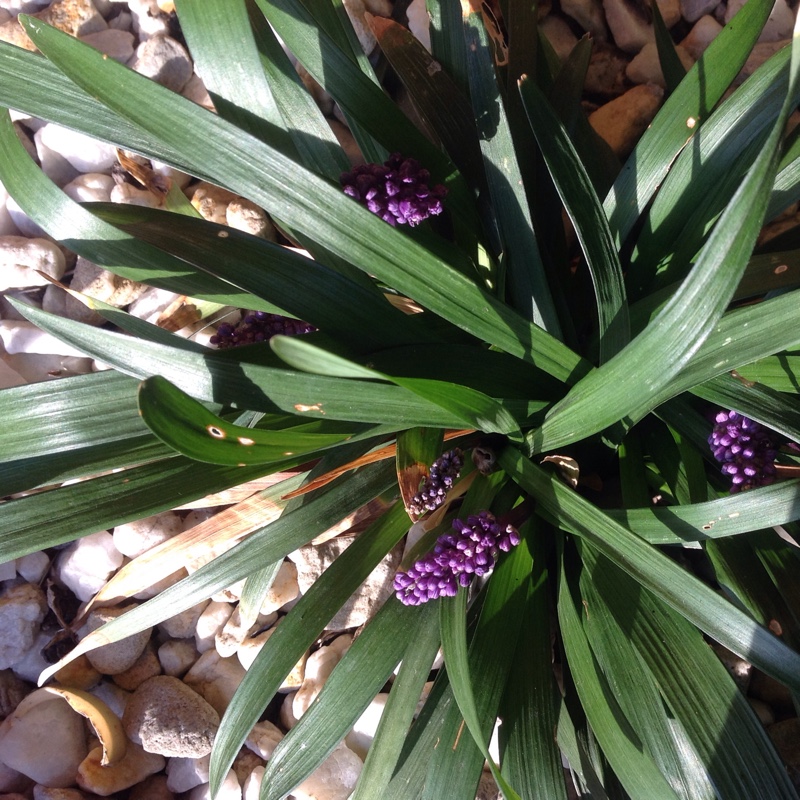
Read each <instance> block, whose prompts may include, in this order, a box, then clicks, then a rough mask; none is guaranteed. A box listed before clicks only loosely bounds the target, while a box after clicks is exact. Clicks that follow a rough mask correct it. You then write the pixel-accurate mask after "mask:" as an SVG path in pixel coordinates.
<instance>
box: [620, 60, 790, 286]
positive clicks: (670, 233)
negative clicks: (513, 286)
mask: <svg viewBox="0 0 800 800" xmlns="http://www.w3.org/2000/svg"><path fill="white" fill-rule="evenodd" d="M790 52H791V48H784V49H783V50H781V51H779V52H778V53H776V54H775V56H773V57H772V58H771V59H769V61H767V62H766V63H765V64H764V65H763V66H762V67H760V68H759V69H758V70H757V71H756V72H755V73H754V74H753V75H752V76H751V77H750V78H749V79H748V80H747V81H746V82H745V83H744V84H743V85H742V86H741V87H740V88H739V89H737V91H736V92H735V93H734V94H733V95H731V97H729V98H728V99H727V100H725V101H724V102H723V103H721V104H720V107H719V108H718V109H717V110H715V111H714V113H712V114H711V116H710V117H709V119H708V120H707V121H706V122H705V124H704V125H703V128H702V134H701V135H700V136H698V137H693V138H692V140H691V142H690V143H689V144H688V145H687V146H686V147H685V148H684V149H683V151H682V152H681V153H680V155H678V157H677V158H676V159H675V163H674V164H673V165H672V167H671V169H670V171H669V175H667V177H666V178H665V180H664V184H663V186H661V188H660V189H659V192H658V194H657V195H656V197H655V199H654V201H653V204H652V206H651V208H650V209H649V211H648V214H647V222H646V224H645V226H644V227H643V229H642V231H641V233H640V234H639V237H638V238H637V242H636V250H635V251H634V253H633V255H632V258H631V261H632V266H631V275H630V278H629V280H630V284H629V285H630V286H631V291H632V293H635V294H636V296H641V293H642V292H643V291H645V290H649V286H650V282H651V281H652V279H653V277H654V275H655V271H656V268H661V272H660V273H659V275H658V282H657V284H656V285H657V286H663V285H664V284H665V283H670V282H671V281H675V280H680V279H681V278H683V275H684V270H685V269H688V266H689V260H690V259H691V258H692V257H694V255H695V253H696V252H697V251H698V250H699V249H700V246H701V245H702V243H703V241H704V238H705V236H706V234H707V233H708V230H709V228H710V226H711V223H712V221H713V220H714V219H715V218H716V217H717V215H718V214H719V213H720V211H721V210H722V209H723V208H724V207H725V204H726V201H727V199H728V198H729V197H730V195H731V194H732V193H733V192H734V191H735V189H736V187H737V186H738V184H739V182H740V181H741V178H742V175H743V174H744V172H745V171H746V169H747V167H748V166H749V163H751V162H752V160H753V159H754V157H755V155H756V153H757V152H758V150H759V149H760V147H761V146H762V145H763V143H764V140H765V139H766V137H767V136H768V134H769V129H770V126H771V125H772V123H773V120H774V119H775V118H776V116H777V115H778V113H779V111H780V108H781V104H782V103H783V102H784V100H785V98H786V92H787V81H788V74H789V55H790ZM748 155H749V157H748ZM692 209H694V213H692Z"/></svg>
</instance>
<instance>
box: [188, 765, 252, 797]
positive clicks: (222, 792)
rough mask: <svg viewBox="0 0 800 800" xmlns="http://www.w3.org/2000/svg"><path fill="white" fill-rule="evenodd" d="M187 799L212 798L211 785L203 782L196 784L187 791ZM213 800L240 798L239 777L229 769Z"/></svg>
mask: <svg viewBox="0 0 800 800" xmlns="http://www.w3.org/2000/svg"><path fill="white" fill-rule="evenodd" d="M189 800H212V798H211V786H210V784H208V783H204V784H203V785H202V786H197V787H195V788H194V789H192V791H191V792H190V793H189ZM214 800H242V788H241V786H239V779H238V778H237V777H236V773H235V772H234V771H233V770H232V769H230V770H228V774H227V775H226V776H225V780H224V781H222V784H221V785H220V787H219V791H218V792H217V793H216V795H214Z"/></svg>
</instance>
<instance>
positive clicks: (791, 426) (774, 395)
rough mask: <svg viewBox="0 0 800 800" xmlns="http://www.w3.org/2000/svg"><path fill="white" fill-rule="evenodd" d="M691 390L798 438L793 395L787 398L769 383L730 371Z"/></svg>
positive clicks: (799, 429)
mask: <svg viewBox="0 0 800 800" xmlns="http://www.w3.org/2000/svg"><path fill="white" fill-rule="evenodd" d="M692 394H695V395H697V396H698V397H702V398H703V399H704V400H708V401H709V402H711V403H714V404H715V405H717V406H720V407H722V408H730V409H736V410H737V411H739V412H740V413H742V414H744V415H745V416H747V417H751V418H753V419H755V420H757V421H758V422H761V423H762V424H764V425H767V426H769V427H770V428H772V429H774V430H776V431H778V432H779V433H782V434H783V435H784V436H785V437H786V438H787V439H791V441H793V442H800V410H799V409H798V408H797V403H796V401H795V399H794V398H788V397H785V396H784V395H782V394H781V393H780V392H776V391H775V390H774V389H771V388H770V387H769V386H759V385H758V384H756V385H752V384H749V383H747V382H745V381H742V380H737V379H736V378H734V377H733V376H732V375H719V376H717V377H716V378H713V379H712V380H710V381H708V383H704V384H702V385H700V386H695V388H694V389H692Z"/></svg>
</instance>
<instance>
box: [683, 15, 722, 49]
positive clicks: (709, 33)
mask: <svg viewBox="0 0 800 800" xmlns="http://www.w3.org/2000/svg"><path fill="white" fill-rule="evenodd" d="M721 30H722V25H720V24H719V22H717V21H716V20H715V19H714V17H710V16H708V15H706V16H704V17H700V19H699V20H697V22H696V23H695V24H694V27H693V28H692V29H691V30H690V31H689V33H688V34H687V36H686V38H685V39H684V40H683V41H682V42H681V46H682V47H684V48H685V49H686V50H687V51H688V52H689V53H690V54H691V55H692V57H693V58H694V59H698V58H700V56H701V55H703V53H704V52H705V49H706V47H708V46H709V45H710V44H711V42H713V41H714V39H715V38H716V36H717V34H718V33H719V32H720V31H721Z"/></svg>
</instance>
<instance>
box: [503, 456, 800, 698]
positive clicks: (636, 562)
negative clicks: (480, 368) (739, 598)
mask: <svg viewBox="0 0 800 800" xmlns="http://www.w3.org/2000/svg"><path fill="white" fill-rule="evenodd" d="M498 461H499V463H500V465H501V466H502V467H503V469H505V470H506V472H508V473H509V475H511V477H512V478H513V479H514V480H515V481H516V482H517V483H518V484H519V485H520V486H521V487H522V488H523V489H525V491H527V492H530V493H531V494H532V495H533V497H534V498H535V500H536V502H537V503H538V504H539V506H540V507H541V508H542V509H543V510H545V511H546V512H547V513H548V514H550V515H551V516H552V517H553V518H554V519H556V520H558V522H559V524H560V525H563V526H565V527H566V528H567V529H568V530H571V531H574V532H576V533H577V534H578V535H580V536H582V537H583V538H585V539H586V540H587V541H588V542H589V543H590V544H592V545H593V546H594V547H595V548H596V549H597V550H598V551H599V552H600V553H602V554H603V555H605V556H606V557H607V558H609V559H610V560H611V561H613V562H614V563H615V564H617V565H618V566H619V567H620V568H621V569H623V570H625V572H627V573H628V574H629V575H631V577H633V578H634V579H635V580H637V581H638V582H639V583H641V584H642V585H643V586H645V587H646V588H647V589H649V590H650V591H651V592H653V594H655V595H656V597H659V598H660V599H661V600H663V601H664V602H665V603H667V605H669V606H671V607H672V608H674V609H675V610H676V611H678V612H679V613H680V614H681V615H682V616H683V617H685V618H686V619H688V620H689V621H690V622H692V623H693V624H694V625H696V626H697V627H698V628H700V630H702V631H704V632H705V633H707V634H708V635H709V636H711V637H712V638H714V639H716V640H717V641H718V642H720V643H721V644H723V645H725V647H727V648H728V649H729V650H732V651H733V652H735V653H739V654H740V655H741V656H742V657H743V658H746V659H747V660H748V661H750V662H751V663H752V664H756V665H757V666H758V667H759V669H762V670H764V671H765V672H767V673H768V674H770V675H772V676H773V677H774V678H776V679H777V680H780V681H781V682H783V683H785V684H786V685H787V686H789V687H790V688H793V689H798V688H800V655H798V654H797V653H796V652H794V651H793V650H790V649H789V648H788V647H786V645H785V644H784V643H783V642H781V641H780V640H779V639H777V638H775V637H774V636H773V635H772V634H771V633H770V632H769V631H768V630H767V629H766V628H762V627H761V626H760V625H757V624H756V623H755V622H753V620H752V619H751V618H750V617H748V616H747V615H746V614H744V613H742V612H741V611H740V610H739V609H738V608H735V607H734V606H732V605H730V604H729V603H726V602H725V601H724V600H722V599H721V598H720V597H719V596H718V595H717V594H716V593H715V592H714V590H713V589H711V588H709V587H708V586H706V584H704V583H702V582H701V581H700V580H698V579H697V578H695V577H694V576H693V575H690V574H689V573H687V572H685V571H684V570H683V569H681V568H680V567H679V566H678V565H677V564H675V562H673V561H671V560H670V559H669V558H667V557H666V556H665V555H663V554H662V553H661V552H659V551H658V550H657V549H655V548H654V547H652V546H650V545H649V544H646V543H645V542H644V541H642V540H641V539H640V538H638V537H637V536H634V535H633V534H632V533H631V532H630V531H629V530H627V529H626V528H623V527H622V525H620V524H619V523H617V522H615V521H614V520H612V519H611V518H610V517H609V516H608V515H607V514H605V513H603V512H602V511H600V510H599V509H597V508H595V507H594V506H593V505H591V504H590V503H589V502H588V501H586V500H584V499H583V498H582V497H580V495H578V494H577V493H576V492H574V491H572V490H571V489H569V488H567V487H566V485H564V484H563V483H560V482H559V481H558V479H551V476H550V475H549V474H548V473H547V472H546V471H545V470H544V469H543V468H542V467H539V466H536V465H535V464H533V463H532V462H531V461H529V460H528V459H527V458H525V457H524V456H522V455H521V454H520V453H519V452H517V451H516V450H514V448H512V447H507V448H506V449H505V450H503V451H502V452H501V453H500V456H499V459H498Z"/></svg>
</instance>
